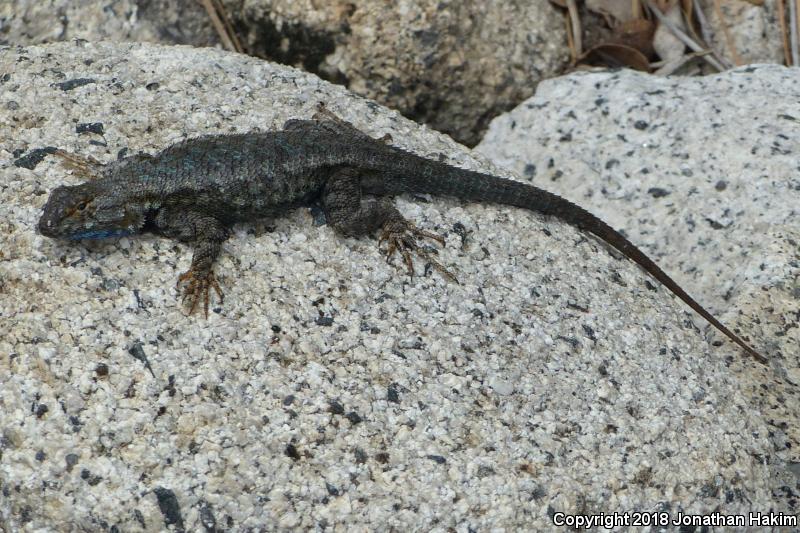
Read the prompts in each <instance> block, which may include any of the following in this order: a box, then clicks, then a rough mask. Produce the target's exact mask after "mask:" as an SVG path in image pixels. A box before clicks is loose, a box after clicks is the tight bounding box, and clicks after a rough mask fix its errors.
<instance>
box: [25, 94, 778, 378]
mask: <svg viewBox="0 0 800 533" xmlns="http://www.w3.org/2000/svg"><path fill="white" fill-rule="evenodd" d="M54 152H55V153H56V154H58V155H60V156H62V157H63V158H64V159H65V160H66V162H67V163H68V164H70V165H72V166H73V167H75V168H77V169H78V170H82V171H83V173H84V174H86V175H88V176H89V177H90V178H91V179H89V180H88V181H86V182H84V183H82V184H79V185H73V186H60V187H57V188H55V189H53V190H52V192H51V194H50V196H49V198H48V200H47V202H46V203H45V206H44V208H43V212H42V215H41V218H40V220H39V223H38V229H39V232H40V233H41V234H42V235H44V236H47V237H51V238H60V239H68V240H81V239H101V238H109V237H116V236H124V235H133V234H139V233H143V232H154V233H157V234H160V235H162V236H164V237H168V238H171V239H174V240H177V241H180V242H183V243H186V244H188V245H190V246H191V247H192V248H193V256H192V261H191V266H190V268H189V270H187V271H186V272H184V273H182V274H180V276H179V277H178V283H177V287H176V288H177V289H178V290H179V291H180V292H179V294H181V293H182V300H183V303H184V304H185V305H186V306H187V307H189V314H191V313H192V312H193V311H194V309H195V308H196V307H197V305H198V303H199V302H200V301H201V300H202V302H203V307H204V310H205V314H206V316H208V304H209V292H210V290H211V289H213V290H214V292H215V293H216V294H217V297H218V298H219V301H220V303H222V301H223V293H222V290H221V288H220V286H219V283H218V281H217V279H216V276H215V274H214V270H213V265H214V261H215V260H216V258H217V257H218V256H219V254H220V251H221V246H222V243H223V242H224V241H225V240H226V239H227V238H228V237H229V235H230V229H231V226H232V225H233V224H235V223H239V222H247V221H252V220H255V219H259V218H264V217H276V216H280V215H282V214H284V213H286V212H288V211H289V210H292V209H295V208H298V207H301V206H309V205H313V204H315V203H319V204H321V206H322V209H323V212H324V213H325V217H326V219H327V222H328V224H329V225H330V226H331V227H332V228H333V229H334V231H335V232H337V233H339V234H341V235H345V236H353V237H360V236H364V235H368V234H373V233H375V232H376V231H379V230H380V238H379V241H378V245H379V246H380V245H381V244H382V243H383V242H386V249H385V254H386V259H387V261H389V260H390V259H391V257H392V256H393V255H394V254H395V253H397V252H399V254H400V255H401V256H402V259H403V261H404V262H405V265H406V268H407V270H408V273H409V275H411V276H413V275H414V267H413V262H412V255H411V254H412V253H414V254H416V255H418V256H420V257H422V258H423V259H425V260H427V261H428V262H429V264H430V265H431V266H433V267H434V268H435V269H437V270H438V271H440V272H441V273H442V274H443V275H444V276H446V277H447V278H450V279H452V280H455V277H454V276H453V275H452V274H451V273H450V272H449V271H448V270H447V269H446V268H444V267H443V266H442V265H441V264H440V263H439V262H437V261H436V260H435V259H433V258H432V257H431V256H430V254H428V253H427V252H426V251H425V250H424V249H423V248H422V247H420V245H419V239H423V238H429V239H433V240H435V241H437V242H439V243H440V244H444V239H443V238H442V237H440V236H438V235H436V234H434V233H430V232H427V231H424V230H422V229H420V228H417V227H416V226H415V225H414V224H413V223H412V222H410V221H408V220H406V219H405V218H404V217H403V216H402V215H401V214H400V212H399V211H398V210H397V208H396V207H395V206H394V204H393V203H392V197H394V196H396V195H400V194H403V193H420V194H431V195H434V196H449V197H455V198H459V199H461V200H465V201H472V202H481V203H493V204H503V205H508V206H512V207H517V208H522V209H526V210H529V211H533V212H536V213H539V214H542V215H545V216H551V217H554V218H556V219H559V220H561V221H562V222H565V223H567V224H570V225H572V226H574V227H576V228H577V229H579V230H581V231H584V232H588V233H590V234H593V235H594V236H596V237H598V238H599V239H601V240H602V241H604V242H605V243H607V244H608V245H610V246H611V247H613V248H615V249H616V250H618V251H619V252H620V253H622V255H624V256H625V257H627V258H628V259H629V260H631V261H633V262H634V263H636V264H638V265H639V267H640V268H642V269H643V270H644V271H645V272H647V273H648V274H649V275H650V276H652V277H653V278H655V279H656V280H657V281H658V282H659V283H661V284H662V285H663V286H664V287H666V288H667V289H668V290H669V291H670V292H672V293H673V294H674V295H675V296H677V297H678V298H679V299H680V300H682V301H683V302H684V303H685V304H686V305H688V306H689V307H690V308H691V309H693V310H694V311H695V312H696V313H698V314H699V315H700V316H702V317H703V318H704V319H705V320H707V321H708V322H709V323H710V324H711V325H713V326H714V327H715V328H716V329H718V330H719V331H720V332H722V333H723V334H724V335H725V336H726V337H728V338H729V339H730V340H731V341H733V342H734V343H736V344H737V345H739V346H740V347H741V348H742V349H744V350H745V352H747V353H748V354H749V355H750V356H752V357H753V358H754V359H756V360H757V361H759V362H761V363H764V364H766V363H767V359H766V358H765V357H764V356H763V355H761V354H760V353H759V352H757V351H756V350H755V349H754V348H752V347H750V346H749V345H748V344H747V343H746V342H745V341H744V340H742V339H741V338H740V337H739V336H738V335H736V334H735V333H733V332H732V331H731V330H729V329H728V328H727V327H726V326H725V325H724V324H722V323H721V322H720V321H719V320H718V319H717V318H716V317H714V316H713V315H712V314H711V313H710V312H709V311H707V310H706V309H705V308H704V307H703V306H702V305H700V304H699V303H698V302H697V301H695V299H694V298H692V297H691V296H690V295H689V294H688V293H687V292H686V291H685V290H684V289H683V288H681V287H680V285H678V283H677V282H675V281H674V280H673V279H672V278H671V277H670V276H669V275H667V274H666V273H665V272H664V271H663V270H662V269H661V268H660V267H659V266H658V265H657V264H656V263H655V262H654V261H653V260H652V259H650V257H648V256H647V255H646V254H645V253H644V252H643V251H641V250H640V249H639V248H638V247H636V246H635V245H634V244H633V243H631V242H630V241H629V240H628V239H627V238H626V237H625V236H624V235H622V234H621V233H620V232H618V231H617V230H615V229H613V228H612V227H610V226H609V225H608V224H606V223H605V222H603V221H602V220H601V219H599V218H598V217H596V216H595V215H593V214H591V213H590V212H588V211H586V210H585V209H583V208H582V207H580V206H578V205H576V204H574V203H572V202H570V201H568V200H566V199H564V198H562V197H560V196H558V195H556V194H553V193H551V192H549V191H546V190H544V189H541V188H538V187H536V186H533V185H530V184H526V183H522V182H519V181H514V180H510V179H505V178H500V177H497V176H494V175H491V174H486V173H482V172H476V171H472V170H467V169H463V168H460V167H456V166H452V165H449V164H447V163H444V162H440V161H436V160H433V159H428V158H425V157H422V156H419V155H416V154H414V153H412V152H409V151H406V150H403V149H401V148H399V147H395V146H393V145H392V144H391V138H390V137H388V136H384V138H381V139H375V138H373V137H370V136H369V135H367V134H366V133H364V132H362V131H361V130H359V129H357V128H356V127H355V126H353V125H352V124H350V123H349V122H346V121H344V120H343V119H341V118H339V117H338V116H337V115H335V114H333V113H332V112H330V111H328V110H327V109H326V108H324V106H322V105H320V106H319V107H318V111H317V113H316V114H314V116H313V117H312V119H310V120H308V119H291V120H288V121H287V122H286V123H285V124H284V126H283V129H281V130H273V131H266V132H250V133H239V134H212V135H205V136H200V137H195V138H191V139H188V140H185V141H182V142H179V143H177V144H173V145H171V146H169V147H167V148H165V149H164V150H162V151H161V152H159V153H157V154H155V155H146V154H137V155H133V156H129V157H124V158H122V159H118V160H117V161H115V162H112V163H108V164H105V165H104V164H102V163H100V162H99V161H97V160H94V159H91V158H86V157H82V156H79V155H75V154H69V153H67V152H64V151H61V150H55V151H54ZM181 288H182V290H181Z"/></svg>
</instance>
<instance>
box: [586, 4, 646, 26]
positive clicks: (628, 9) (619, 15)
mask: <svg viewBox="0 0 800 533" xmlns="http://www.w3.org/2000/svg"><path fill="white" fill-rule="evenodd" d="M586 7H587V9H589V10H590V11H594V12H595V13H599V14H601V15H603V16H611V17H613V18H614V19H615V20H616V21H617V22H627V21H629V20H633V19H634V18H635V15H634V13H633V2H632V1H631V0H586Z"/></svg>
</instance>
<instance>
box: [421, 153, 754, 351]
mask: <svg viewBox="0 0 800 533" xmlns="http://www.w3.org/2000/svg"><path fill="white" fill-rule="evenodd" d="M430 163H432V164H430V165H424V166H423V167H422V172H420V174H419V175H418V176H417V177H416V178H412V179H411V181H412V182H413V184H411V186H412V189H413V190H416V191H419V192H425V193H429V194H436V195H442V196H454V197H457V198H461V199H464V200H472V201H476V202H492V203H497V204H505V205H510V206H514V207H520V208H523V209H527V210H529V211H534V212H537V213H541V214H543V215H549V216H553V217H555V218H558V219H560V220H562V221H564V222H566V223H568V224H570V225H572V226H575V227H577V228H579V229H581V230H584V231H587V232H589V233H592V234H594V235H595V236H597V237H599V238H600V239H602V240H603V241H605V242H606V243H608V244H610V245H611V246H613V247H614V248H616V249H617V250H619V251H620V252H621V253H622V254H623V255H625V256H626V257H627V258H629V259H630V260H632V261H633V262H635V263H636V264H638V265H639V266H640V267H641V268H642V269H644V270H645V271H646V272H647V273H649V274H650V275H651V276H652V277H654V278H655V279H656V280H658V281H659V282H660V283H661V284H662V285H664V286H665V287H666V288H667V289H669V290H670V291H671V292H672V293H673V294H674V295H675V296H677V297H678V298H680V299H681V300H683V302H684V303H685V304H686V305H688V306H689V307H691V308H692V309H693V310H694V311H695V312H697V314H699V315H700V316H702V317H703V318H705V319H706V320H707V321H708V322H709V323H710V324H711V325H713V326H714V327H715V328H717V329H718V330H719V331H720V332H722V333H723V334H724V335H725V336H727V337H728V338H729V339H730V340H732V341H733V342H735V343H736V344H738V345H739V346H741V347H742V348H743V349H744V350H745V351H746V352H747V353H748V354H750V355H751V356H752V357H753V358H754V359H756V360H757V361H758V362H760V363H764V364H766V363H767V359H766V358H765V357H764V356H763V355H761V354H760V353H758V352H757V351H756V350H755V349H753V348H752V347H750V345H748V344H747V343H746V342H745V341H744V340H742V339H741V338H740V337H739V336H738V335H736V334H735V333H733V332H732V331H731V330H729V329H728V328H727V327H725V325H724V324H722V323H721V322H720V321H719V320H717V319H716V318H715V317H714V315H712V314H711V313H709V312H708V311H707V310H706V309H705V308H704V307H703V306H702V305H700V304H699V303H697V301H695V299H694V298H692V297H691V296H689V294H687V293H686V291H684V290H683V289H682V288H681V287H680V285H678V283H676V282H675V281H674V280H673V279H672V278H671V277H669V275H667V273H666V272H664V271H663V270H661V267H659V266H658V265H657V264H656V263H655V262H654V261H653V260H652V259H650V258H649V257H648V256H647V255H645V253H644V252H642V251H641V250H640V249H639V248H637V247H636V246H635V245H634V244H633V243H632V242H630V241H629V240H628V239H627V238H625V237H624V236H623V235H622V234H621V233H620V232H618V231H617V230H615V229H614V228H612V227H611V226H609V225H608V224H606V223H605V222H603V221H602V220H600V219H599V218H597V217H596V216H594V215H593V214H591V213H590V212H588V211H586V210H585V209H583V208H582V207H580V206H578V205H575V204H573V203H572V202H570V201H568V200H566V199H564V198H562V197H560V196H558V195H555V194H553V193H551V192H548V191H545V190H543V189H539V188H538V187H534V186H532V185H528V184H525V183H520V182H517V181H512V180H508V179H504V178H498V177H497V176H492V175H490V174H483V173H480V172H474V171H470V170H465V169H459V168H455V167H450V166H448V165H444V164H441V163H439V162H436V161H430Z"/></svg>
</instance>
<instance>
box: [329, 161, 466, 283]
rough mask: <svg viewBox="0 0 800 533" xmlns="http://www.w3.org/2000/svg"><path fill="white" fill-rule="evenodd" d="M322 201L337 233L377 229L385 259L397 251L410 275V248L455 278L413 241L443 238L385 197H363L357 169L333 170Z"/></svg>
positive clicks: (365, 231) (451, 278)
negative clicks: (421, 225) (412, 219)
mask: <svg viewBox="0 0 800 533" xmlns="http://www.w3.org/2000/svg"><path fill="white" fill-rule="evenodd" d="M322 204H323V209H324V210H325V216H326V218H327V219H328V223H329V224H330V225H331V226H332V227H333V228H334V229H335V230H336V231H338V232H339V233H342V234H344V235H348V236H352V237H358V236H361V235H367V234H370V233H372V232H374V231H375V230H377V229H380V230H381V235H380V239H379V241H378V245H380V244H381V243H383V242H386V243H387V247H386V261H387V262H388V261H389V260H390V259H391V258H392V256H393V255H394V254H395V252H400V255H402V256H403V260H404V262H405V264H406V268H407V269H408V274H409V275H410V276H413V275H414V263H413V262H412V260H411V252H414V253H416V254H417V255H419V256H420V257H422V258H423V259H425V260H426V261H428V262H429V263H430V264H431V265H432V266H433V267H434V268H435V269H436V270H438V271H439V272H441V273H442V274H443V275H445V276H446V277H447V278H449V279H450V280H452V281H455V282H458V280H456V278H455V276H454V275H453V274H452V273H451V272H450V271H448V270H447V269H446V268H444V267H443V266H442V265H441V264H440V263H439V262H438V261H436V260H435V259H433V258H432V257H431V256H430V254H429V253H428V252H426V251H425V250H423V249H422V248H421V247H420V246H419V245H418V244H417V238H418V237H425V238H429V239H433V240H435V241H437V242H438V243H439V244H441V245H444V239H443V238H442V237H440V236H438V235H435V234H433V233H430V232H427V231H424V230H421V229H419V228H417V227H416V226H415V225H414V224H412V223H411V222H409V221H408V220H406V219H405V218H403V215H401V214H400V212H399V211H398V210H397V208H395V206H394V205H392V203H391V202H390V201H389V200H388V199H386V198H363V197H362V194H361V184H360V179H359V172H358V170H356V169H353V168H342V169H339V170H337V171H336V172H335V173H334V174H333V175H332V176H331V177H330V178H329V179H328V181H327V183H326V184H325V189H324V191H323V195H322Z"/></svg>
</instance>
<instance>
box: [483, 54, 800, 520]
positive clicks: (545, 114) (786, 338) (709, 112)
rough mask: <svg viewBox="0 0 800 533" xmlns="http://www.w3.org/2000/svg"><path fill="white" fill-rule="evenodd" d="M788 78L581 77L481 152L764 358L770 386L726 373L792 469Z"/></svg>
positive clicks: (796, 170) (753, 70) (799, 95)
mask: <svg viewBox="0 0 800 533" xmlns="http://www.w3.org/2000/svg"><path fill="white" fill-rule="evenodd" d="M798 78H800V69H797V68H786V67H780V66H777V65H754V66H748V67H742V68H738V69H735V70H732V71H728V72H725V73H722V74H718V75H715V76H709V77H701V78H685V77H675V78H661V77H656V76H648V75H645V74H638V73H635V72H631V71H620V72H614V73H608V72H606V73H602V72H596V73H577V74H573V75H570V76H565V77H562V78H558V79H554V80H549V81H547V82H544V83H542V84H540V85H539V89H538V91H537V94H536V96H534V97H533V98H530V99H528V100H527V101H526V102H524V103H523V104H521V105H520V106H518V107H517V108H516V109H514V110H513V111H511V112H510V113H507V114H506V115H503V116H502V117H498V118H497V119H496V120H495V121H494V122H493V123H492V125H491V127H490V130H489V132H488V133H487V135H486V137H485V138H484V140H483V141H482V143H481V144H480V145H479V146H478V147H477V151H479V152H480V153H482V154H484V155H486V156H487V157H489V158H491V159H492V160H493V161H494V162H496V163H498V164H500V165H503V166H505V167H507V168H509V169H512V170H515V171H517V172H519V173H521V174H523V175H525V176H526V177H527V178H528V179H529V180H531V181H532V182H533V183H534V184H538V185H539V186H541V187H543V188H546V189H549V190H551V191H553V192H555V193H557V194H560V195H562V196H565V197H568V198H570V199H571V200H572V201H574V202H576V203H578V204H581V205H583V206H584V207H586V208H587V209H589V210H590V211H592V212H594V213H595V214H597V215H598V216H600V217H601V218H603V219H605V220H607V221H608V222H609V223H611V225H612V226H614V227H616V228H619V229H621V230H623V231H624V232H625V233H626V234H627V235H628V236H629V237H630V239H631V240H632V241H633V242H634V243H635V244H637V245H638V246H640V247H641V248H643V249H644V250H646V251H647V252H648V253H649V254H650V255H651V256H652V257H655V258H658V261H659V263H660V264H661V265H662V266H663V267H664V268H665V270H666V271H667V272H668V273H670V275H672V276H673V277H674V279H676V280H677V281H678V282H679V283H680V284H681V285H682V286H683V287H684V288H686V289H687V291H688V292H689V293H690V294H694V295H696V297H697V299H698V300H699V301H701V302H704V304H705V305H706V306H707V308H708V309H710V310H712V311H713V312H714V313H715V314H716V315H717V316H719V317H721V318H722V319H723V322H725V323H728V324H731V325H733V326H734V327H735V329H738V330H739V331H740V332H742V333H744V334H745V335H746V336H747V337H749V339H750V340H751V342H752V344H753V345H754V346H756V347H758V348H759V349H761V350H762V351H763V353H765V354H766V355H767V356H768V357H770V358H771V359H772V361H773V366H774V368H773V371H771V372H768V373H763V372H756V373H753V369H752V368H749V367H739V366H738V365H734V366H732V370H734V371H736V372H737V375H738V376H739V379H740V382H741V383H742V385H743V387H744V388H745V389H746V391H747V392H746V393H745V394H746V395H747V396H748V398H749V401H750V402H751V403H752V404H753V405H754V406H759V408H760V409H761V410H762V411H763V413H764V416H765V419H766V420H769V421H770V424H771V425H772V426H774V428H773V433H772V437H773V443H774V447H775V450H776V452H777V453H778V455H779V456H780V457H782V458H783V459H784V460H785V461H788V464H792V463H795V464H796V463H797V462H800V452H799V451H798V450H800V430H799V429H798V428H800V419H798V412H799V411H798V409H797V406H798V405H799V404H800V389H799V388H798V386H797V383H800V327H798V325H799V324H798V317H797V309H798V284H797V280H798V279H800V266H798V265H800V256H799V255H798V254H800V246H798V244H797V243H799V242H800V223H799V222H798V212H797V209H798V207H797V206H798V205H800V162H799V161H800V159H798V153H800V86H798V83H797V80H798ZM695 322H696V323H697V324H698V326H700V327H701V328H703V329H705V330H708V328H707V325H705V324H702V323H699V322H697V321H695ZM714 335H715V337H716V338H719V336H718V335H717V334H714ZM790 479H791V480H793V481H792V483H791V485H790V486H792V487H794V488H793V489H792V492H794V493H796V492H797V480H798V479H799V478H798V477H796V476H791V478H790ZM778 489H780V487H778ZM778 492H780V490H778ZM784 492H785V491H784ZM795 512H796V511H795Z"/></svg>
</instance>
